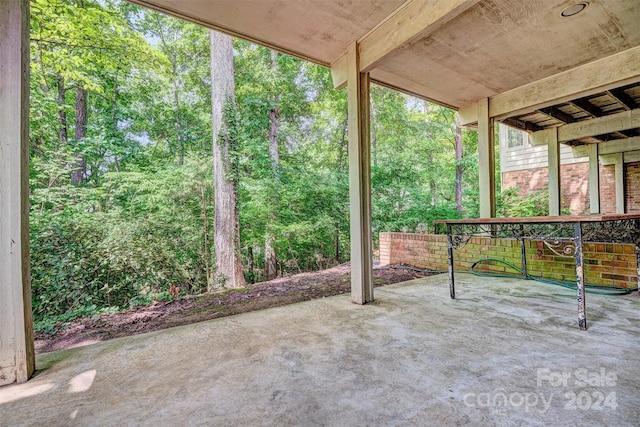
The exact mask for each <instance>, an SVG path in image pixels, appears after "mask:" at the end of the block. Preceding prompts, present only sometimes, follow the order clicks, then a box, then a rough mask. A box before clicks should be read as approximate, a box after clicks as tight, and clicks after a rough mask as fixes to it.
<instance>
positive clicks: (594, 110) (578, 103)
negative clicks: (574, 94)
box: [569, 98, 604, 117]
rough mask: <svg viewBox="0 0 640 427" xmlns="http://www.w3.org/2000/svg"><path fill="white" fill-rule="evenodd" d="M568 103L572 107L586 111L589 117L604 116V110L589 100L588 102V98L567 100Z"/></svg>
mask: <svg viewBox="0 0 640 427" xmlns="http://www.w3.org/2000/svg"><path fill="white" fill-rule="evenodd" d="M569 104H571V105H573V106H574V107H576V108H578V109H580V110H582V111H583V112H585V113H587V114H588V115H590V116H591V117H602V116H604V112H603V111H602V110H601V109H599V108H598V107H596V106H595V105H593V104H592V103H591V102H589V100H587V99H585V98H580V99H573V100H571V101H569Z"/></svg>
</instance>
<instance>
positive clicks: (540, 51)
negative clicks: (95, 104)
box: [129, 0, 640, 120]
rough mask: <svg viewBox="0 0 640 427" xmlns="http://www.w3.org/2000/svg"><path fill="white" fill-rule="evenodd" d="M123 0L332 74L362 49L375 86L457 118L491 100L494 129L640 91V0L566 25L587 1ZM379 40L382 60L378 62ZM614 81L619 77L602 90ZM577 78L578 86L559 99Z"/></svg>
mask: <svg viewBox="0 0 640 427" xmlns="http://www.w3.org/2000/svg"><path fill="white" fill-rule="evenodd" d="M129 1H131V2H133V3H137V4H140V5H142V6H146V7H150V8H152V9H156V10H160V11H163V12H166V13H169V14H172V15H175V16H178V17H181V18H184V19H187V20H190V21H193V22H196V23H199V24H201V25H204V26H207V27H209V28H213V29H216V30H219V31H223V32H226V33H228V34H231V35H234V36H236V37H240V38H243V39H246V40H250V41H253V42H256V43H258V44H262V45H264V46H268V47H270V48H274V49H277V50H280V51H282V52H285V53H289V54H292V55H295V56H298V57H301V58H303V59H306V60H309V61H312V62H315V63H318V64H321V65H325V66H331V67H332V70H335V69H338V68H339V64H340V59H341V57H343V55H344V53H345V52H346V51H347V49H348V48H349V46H351V45H352V44H353V43H358V44H359V46H360V49H361V51H362V49H365V48H367V49H368V51H367V52H369V51H373V52H374V53H372V54H371V55H373V58H372V59H371V60H370V61H368V62H367V69H366V70H363V71H368V72H370V75H371V78H372V80H373V81H374V82H376V83H380V84H383V85H386V86H390V87H393V88H395V89H398V90H400V91H404V92H407V93H411V94H414V95H417V96H420V97H423V98H425V99H429V100H432V101H435V102H437V103H440V104H442V105H446V106H450V107H452V108H454V109H459V108H463V107H465V106H469V105H471V106H473V104H474V103H475V102H476V101H478V100H480V99H483V98H490V100H491V98H492V97H496V98H497V99H496V104H500V105H496V107H495V114H492V116H495V117H496V118H497V119H500V120H502V119H505V118H507V117H514V116H519V117H522V115H523V114H526V113H528V112H535V111H537V110H538V109H539V108H543V107H549V106H553V105H561V103H562V102H566V101H567V100H568V99H574V98H577V97H578V95H580V96H583V97H584V96H586V95H591V94H595V93H599V92H603V91H606V90H610V89H612V86H616V87H628V86H629V85H630V84H637V83H640V72H636V70H638V69H640V67H639V66H638V64H637V62H640V61H638V60H636V59H637V58H640V48H638V46H640V25H639V24H638V23H639V22H640V7H639V4H638V2H637V0H592V1H589V2H588V4H587V7H586V8H585V9H584V10H583V11H582V12H581V13H579V14H577V15H575V16H572V17H563V16H561V13H562V11H563V10H564V9H566V8H567V7H569V6H572V5H575V4H577V3H580V2H582V0H526V1H525V0H409V1H405V0H259V1H257V0H233V1H229V0H129ZM431 17H433V18H431ZM376 32H377V33H376ZM374 43H376V44H378V45H379V44H386V45H387V46H386V47H387V48H388V49H387V51H384V52H382V53H381V54H378V52H375V50H376V49H375V48H374V49H371V47H372V46H370V45H372V44H374ZM630 53H631V54H630ZM616 54H624V55H625V56H624V57H622V59H621V60H620V61H621V62H620V63H619V64H618V65H616V67H617V69H616V70H607V69H606V67H600V66H598V67H599V68H597V71H596V72H595V73H594V71H593V68H594V67H591V68H589V66H588V65H587V66H586V68H588V69H587V71H585V73H582V72H576V73H575V75H574V74H567V73H570V72H571V70H574V69H579V68H580V67H581V66H583V68H585V67H584V66H585V64H590V63H593V62H594V61H598V60H601V63H603V64H607V63H608V62H609V61H607V59H606V58H608V57H612V55H616ZM618 56H620V55H618ZM611 62H612V63H613V62H615V61H611ZM620 64H622V65H620ZM629 64H630V65H629ZM612 67H613V65H612ZM621 68H622V71H620V69H621ZM600 70H601V72H600ZM338 71H339V70H338ZM610 72H611V73H614V74H615V73H619V74H620V75H619V76H618V75H616V76H612V78H611V81H609V80H607V77H606V76H607V73H610ZM589 73H590V74H589ZM597 74H604V77H602V76H599V77H597V78H596V80H598V79H599V80H598V81H600V80H602V84H600V83H593V82H592V80H594V77H593V76H594V75H597ZM556 76H562V78H559V79H557V80H552V81H551V86H553V85H555V86H556V92H555V93H550V95H549V99H548V100H546V99H545V98H544V96H545V95H544V92H545V90H546V86H541V85H538V86H536V85H535V83H536V82H537V83H539V82H540V81H546V80H549V79H553V78H555V77H556ZM629 76H631V78H630V77H629ZM334 77H335V76H334ZM572 78H573V79H580V80H582V81H581V82H580V84H578V85H577V86H576V88H575V90H574V89H573V88H572V87H571V88H567V89H566V90H565V92H566V95H567V96H564V95H563V92H562V90H563V89H562V87H563V86H564V87H568V86H572V84H573V82H572V80H571V79H572ZM543 79H546V80H543ZM616 79H617V80H616ZM339 83H340V82H336V84H337V85H339ZM618 83H619V84H618ZM598 84H600V85H601V86H602V87H596V86H598ZM528 85H529V86H531V85H533V86H531V87H529V86H528ZM558 86H559V88H558ZM541 88H542V90H541ZM596 89H597V90H596ZM517 90H522V93H519V92H514V91H517ZM571 91H573V92H571ZM550 92H551V91H550ZM505 94H506V95H505ZM528 94H533V95H535V96H532V99H531V100H530V102H519V103H518V102H514V101H512V100H511V99H510V98H509V97H510V95H513V97H516V98H522V97H523V96H525V97H526V95H528ZM569 95H574V96H569ZM505 98H506V100H505ZM560 98H564V99H560ZM498 101H499V102H498ZM490 108H491V111H492V112H493V111H494V108H493V106H491V107H490Z"/></svg>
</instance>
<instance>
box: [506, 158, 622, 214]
mask: <svg viewBox="0 0 640 427" xmlns="http://www.w3.org/2000/svg"><path fill="white" fill-rule="evenodd" d="M548 183H549V171H548V169H547V168H546V167H544V168H533V169H523V170H519V171H512V172H504V173H502V187H503V188H505V189H506V188H512V187H519V188H520V195H521V196H526V195H527V194H530V193H533V192H536V191H539V190H542V189H543V188H544V187H545V186H546V185H547V184H548ZM560 191H561V193H562V200H561V207H562V208H563V209H564V208H568V209H569V210H570V211H571V214H572V215H582V214H588V213H589V163H573V164H568V165H562V166H560ZM613 208H614V211H615V193H614V204H613Z"/></svg>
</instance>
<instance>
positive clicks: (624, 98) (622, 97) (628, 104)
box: [607, 88, 638, 110]
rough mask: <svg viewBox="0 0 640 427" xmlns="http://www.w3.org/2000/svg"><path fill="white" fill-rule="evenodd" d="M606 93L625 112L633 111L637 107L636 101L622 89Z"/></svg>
mask: <svg viewBox="0 0 640 427" xmlns="http://www.w3.org/2000/svg"><path fill="white" fill-rule="evenodd" d="M607 93H608V94H609V96H611V97H612V98H613V99H615V100H616V101H617V102H618V103H620V104H621V105H622V107H623V108H624V109H625V110H633V109H634V108H637V107H638V105H637V103H636V101H635V100H634V99H633V98H632V97H631V96H629V94H627V92H625V91H624V89H622V88H616V89H611V90H608V91H607Z"/></svg>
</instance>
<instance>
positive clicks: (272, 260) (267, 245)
mask: <svg viewBox="0 0 640 427" xmlns="http://www.w3.org/2000/svg"><path fill="white" fill-rule="evenodd" d="M271 72H272V73H273V74H274V75H276V74H277V72H278V52H276V51H275V50H272V51H271ZM272 102H273V106H272V108H271V109H270V110H269V157H270V158H271V167H272V168H273V175H274V176H277V175H278V169H279V168H280V146H279V144H278V132H279V130H280V106H279V105H278V98H277V95H276V94H274V95H273V99H272ZM273 200H274V204H273V206H272V211H271V218H270V221H272V222H277V220H278V203H277V195H274V197H273ZM269 228H270V227H269V224H267V233H266V235H265V239H264V280H272V279H275V278H276V277H278V256H277V253H276V249H275V248H274V247H273V244H274V242H275V240H276V236H274V235H273V233H271V231H270V230H269Z"/></svg>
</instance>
